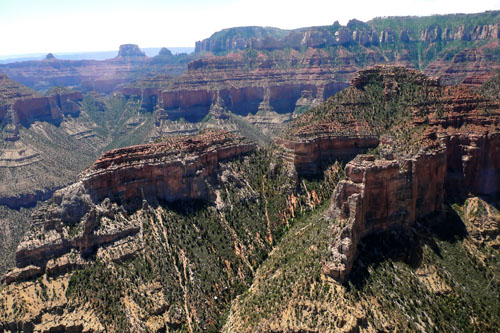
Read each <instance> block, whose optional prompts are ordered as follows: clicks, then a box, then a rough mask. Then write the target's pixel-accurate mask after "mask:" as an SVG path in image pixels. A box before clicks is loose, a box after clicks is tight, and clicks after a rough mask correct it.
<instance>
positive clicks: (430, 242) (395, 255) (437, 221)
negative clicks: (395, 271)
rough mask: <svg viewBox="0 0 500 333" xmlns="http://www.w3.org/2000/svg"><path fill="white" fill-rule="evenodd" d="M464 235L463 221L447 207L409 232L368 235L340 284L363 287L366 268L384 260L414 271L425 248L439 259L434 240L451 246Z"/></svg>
mask: <svg viewBox="0 0 500 333" xmlns="http://www.w3.org/2000/svg"><path fill="white" fill-rule="evenodd" d="M467 235H468V234H467V230H466V227H465V225H464V223H463V221H462V220H461V218H460V216H459V215H458V214H457V213H456V212H455V211H454V210H453V209H452V208H451V207H450V206H449V205H446V206H445V208H444V211H443V212H442V213H441V214H431V215H429V216H427V217H425V218H422V219H420V220H419V221H417V222H416V223H415V225H414V226H413V227H412V228H411V229H409V230H405V231H401V230H388V231H383V232H378V233H375V234H372V235H369V236H367V237H365V238H364V239H363V240H362V241H361V242H360V244H359V245H358V258H357V259H356V260H355V262H354V265H353V267H352V271H351V273H350V275H349V277H348V278H347V280H346V281H345V282H344V285H345V286H346V287H347V288H348V289H349V288H351V287H354V288H356V289H358V290H359V289H360V288H363V287H364V285H365V284H366V283H367V280H368V278H369V277H370V272H369V268H370V267H371V268H372V269H377V267H379V266H380V265H381V264H382V263H384V262H386V261H390V262H403V263H405V264H407V265H408V266H410V267H411V268H412V269H417V268H418V267H420V265H421V264H422V260H423V253H424V252H423V249H424V247H425V246H429V248H431V249H432V251H434V253H435V254H436V255H437V256H439V257H440V258H442V254H441V249H440V247H439V245H438V243H437V242H436V240H440V241H445V242H450V243H455V242H458V241H462V240H463V239H464V238H465V237H467Z"/></svg>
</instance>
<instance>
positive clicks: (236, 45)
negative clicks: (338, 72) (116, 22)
mask: <svg viewBox="0 0 500 333" xmlns="http://www.w3.org/2000/svg"><path fill="white" fill-rule="evenodd" d="M480 15H481V14H479V15H478V14H476V15H469V17H470V18H471V19H472V18H473V17H474V16H476V17H477V16H480ZM464 16H465V17H466V15H462V17H464ZM404 19H405V18H402V20H401V21H403V22H404ZM406 19H408V18H406ZM433 19H434V21H435V22H432V21H431V23H430V24H429V22H425V23H423V24H421V25H420V26H417V27H412V28H409V27H405V26H404V23H403V26H402V27H401V21H400V22H397V23H395V24H393V25H392V26H393V27H395V28H393V27H390V28H389V27H387V25H384V24H383V23H384V21H387V22H388V21H391V18H387V19H374V20H372V21H368V22H366V23H365V22H361V21H358V20H355V19H353V20H350V21H349V22H348V23H347V26H341V25H340V24H339V23H338V22H335V23H334V24H333V25H331V26H322V27H311V28H306V29H304V28H302V29H296V30H282V29H276V28H262V27H239V28H231V29H225V30H221V31H219V32H217V33H215V34H213V35H212V36H211V37H210V38H207V39H204V40H202V41H198V42H196V48H195V52H224V51H226V52H227V51H237V50H242V49H246V48H253V49H256V50H267V51H269V50H276V49H284V48H287V47H290V48H295V49H300V48H307V47H312V48H324V47H328V46H338V45H348V44H352V43H356V44H359V45H362V46H379V45H384V44H396V43H409V42H428V43H432V42H450V41H476V40H487V39H496V38H498V37H500V35H499V25H498V23H496V22H494V19H491V20H490V21H491V22H492V23H491V24H478V25H475V26H469V25H467V24H463V23H459V22H455V21H460V19H461V17H460V16H459V15H455V16H453V15H448V16H446V15H444V16H435V17H433ZM408 21H409V22H408V23H415V22H411V21H418V18H413V19H411V18H410V19H408ZM447 21H448V22H447ZM486 21H488V20H486ZM381 23H382V24H381ZM408 25H409V26H410V25H411V24H408Z"/></svg>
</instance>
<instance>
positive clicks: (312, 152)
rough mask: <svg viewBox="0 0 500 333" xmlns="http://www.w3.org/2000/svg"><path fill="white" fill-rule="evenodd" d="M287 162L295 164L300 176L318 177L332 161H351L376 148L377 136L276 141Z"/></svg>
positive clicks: (323, 137)
mask: <svg viewBox="0 0 500 333" xmlns="http://www.w3.org/2000/svg"><path fill="white" fill-rule="evenodd" d="M275 143H276V144H278V145H279V146H280V147H281V148H282V154H283V157H284V158H285V160H287V161H289V162H290V163H292V164H293V166H294V169H295V171H296V172H297V173H298V174H299V175H316V174H318V173H320V172H321V170H322V169H323V167H325V166H327V165H329V164H331V161H334V160H339V161H349V160H351V159H352V158H354V157H355V156H356V155H358V154H360V153H363V152H365V151H367V150H368V149H369V148H375V147H377V146H378V144H379V139H378V138H377V137H376V136H335V135H332V136H328V135H325V136H321V135H320V136H318V137H316V138H308V139H306V140H302V141H292V140H286V139H282V138H277V139H275Z"/></svg>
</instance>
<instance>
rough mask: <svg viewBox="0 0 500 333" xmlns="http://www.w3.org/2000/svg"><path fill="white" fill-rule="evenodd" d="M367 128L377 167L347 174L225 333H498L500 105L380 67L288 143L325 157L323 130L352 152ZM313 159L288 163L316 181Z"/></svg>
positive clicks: (362, 162)
mask: <svg viewBox="0 0 500 333" xmlns="http://www.w3.org/2000/svg"><path fill="white" fill-rule="evenodd" d="M347 106H349V108H350V111H351V112H345V111H344V112H343V110H346V108H347ZM389 115H390V116H389ZM388 116H389V117H388ZM364 122H368V123H369V124H371V125H372V126H371V127H368V128H369V130H370V131H371V132H370V133H371V134H372V135H374V136H376V137H378V138H380V142H381V143H380V145H379V146H378V147H377V148H376V149H375V150H373V153H374V154H375V156H373V155H358V156H357V157H356V158H355V159H354V160H353V161H351V162H349V163H348V164H347V165H346V168H345V179H344V180H342V181H340V182H339V184H338V185H337V187H336V188H335V190H334V193H333V195H332V199H331V204H330V207H329V208H328V209H325V210H324V211H322V212H321V213H317V215H315V216H313V217H312V218H311V219H304V220H302V221H301V222H300V224H299V225H297V226H296V227H294V228H296V229H293V230H292V231H291V234H290V235H289V236H287V237H285V239H284V240H283V242H282V243H281V244H280V245H278V249H277V250H276V251H275V252H273V254H272V255H271V256H270V258H269V259H268V260H267V261H266V262H265V263H264V265H263V266H262V267H261V268H260V269H259V271H258V272H257V275H256V279H255V281H254V283H253V285H252V287H251V288H250V289H249V291H248V292H246V293H245V294H243V295H242V296H240V297H239V299H238V300H237V301H236V302H235V303H233V305H232V311H231V314H230V316H229V319H228V321H227V323H226V326H225V330H227V331H255V330H259V331H283V332H284V331H316V330H319V331H322V330H341V331H344V330H345V331H350V330H353V329H356V330H358V329H366V330H369V331H376V330H394V329H396V330H409V331H414V330H423V331H428V330H450V329H451V330H467V329H473V330H486V331H488V330H496V329H498V327H497V326H498V322H497V321H496V320H495V319H494V318H495V317H496V314H498V309H499V308H500V304H499V303H498V299H496V298H495V297H491V293H493V294H495V295H496V293H497V292H498V288H500V284H499V283H498V279H496V278H495V274H497V272H498V269H499V267H500V263H499V262H498V260H497V259H496V258H497V256H498V246H497V244H496V243H497V241H498V234H499V229H498V208H497V207H498V189H499V188H500V183H498V180H499V179H500V177H499V176H500V175H499V174H498V172H499V170H500V160H498V156H500V154H499V149H500V142H499V131H500V129H499V127H498V125H499V123H500V107H499V105H498V102H497V101H496V100H490V99H488V98H486V97H484V96H481V95H478V94H477V93H475V92H473V91H472V90H470V89H468V88H465V87H463V86H455V87H442V86H440V85H439V84H438V83H437V81H436V80H432V79H429V78H427V77H425V76H424V75H422V74H420V73H418V72H416V71H414V70H408V69H404V68H401V67H385V66H378V67H375V68H373V69H369V70H365V71H362V72H360V73H358V74H357V75H356V77H355V78H354V79H353V82H352V87H350V88H348V89H346V90H344V91H343V92H341V93H339V94H338V95H336V96H334V97H332V98H331V99H330V100H328V101H327V102H326V103H325V104H323V105H322V106H320V107H318V108H316V109H313V110H311V111H310V112H309V113H306V114H305V115H303V116H302V117H301V118H298V119H297V120H296V121H294V122H292V123H291V124H290V126H289V127H288V130H287V132H286V134H287V136H288V140H290V139H294V140H297V142H296V147H299V149H296V150H295V151H294V150H290V147H289V145H287V144H284V150H285V154H286V155H288V156H290V154H292V156H293V155H294V154H295V155H298V156H299V157H300V156H301V155H302V156H303V153H304V151H307V150H308V151H309V152H311V151H313V152H314V151H315V149H316V146H317V145H316V144H315V142H314V141H311V140H310V138H311V137H313V138H314V137H317V134H316V133H315V131H318V133H319V135H320V136H323V137H326V138H328V139H329V140H332V141H333V142H334V141H341V142H343V141H344V140H345V138H346V137H347V138H352V137H353V134H354V135H357V134H358V133H364V130H361V131H360V129H364V128H365V127H363V126H360V124H363V123H364ZM355 137H356V136H355ZM285 143H286V142H285ZM331 146H334V143H332V144H331ZM307 148H309V149H307ZM342 149H344V148H343V146H342V147H340V148H339V150H340V151H335V149H332V150H331V153H332V154H333V156H338V155H340V156H342V155H343V154H342ZM334 158H335V157H334ZM309 159H310V161H309V162H310V164H312V163H314V164H315V165H318V166H320V167H321V166H322V165H323V163H324V162H323V160H324V157H323V156H321V154H314V153H310V155H309ZM304 160H305V159H303V158H288V161H289V163H290V164H291V165H294V166H295V170H296V172H298V173H299V174H300V173H303V172H304V171H305V172H306V173H310V172H311V168H310V167H307V168H304V166H303V161H304ZM471 195H481V196H482V197H483V199H479V198H477V197H471ZM466 212H468V213H466ZM304 230H307V231H304ZM380 244H382V245H380ZM290 261H291V265H287V264H288V262H290ZM284 263H287V264H284ZM464 266H466V267H467V268H466V269H461V268H463V267H464ZM459 267H460V268H459ZM302 272H307V274H304V273H302ZM332 278H333V279H332ZM469 279H470V280H469ZM339 282H340V283H339ZM485 284H487V285H488V287H487V288H491V289H490V290H488V291H485V290H484V289H482V287H481V286H484V285H485ZM379 288H382V290H384V291H383V292H380V289H379ZM456 304H467V305H466V307H467V308H468V309H469V310H468V311H469V313H468V314H467V315H465V314H464V313H463V312H460V311H453V310H452V309H453V308H454V307H455V306H456ZM485 309H487V310H485Z"/></svg>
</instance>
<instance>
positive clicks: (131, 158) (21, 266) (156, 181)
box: [4, 131, 255, 282]
mask: <svg viewBox="0 0 500 333" xmlns="http://www.w3.org/2000/svg"><path fill="white" fill-rule="evenodd" d="M254 149H255V145H254V144H253V143H250V142H247V141H245V140H243V139H242V138H240V137H237V136H235V135H233V134H229V133H227V132H221V131H219V132H215V131H208V132H205V133H204V134H200V135H196V136H190V137H176V138H170V139H168V140H167V141H165V142H162V143H156V144H149V145H140V146H132V147H127V148H122V149H116V150H112V151H110V152H108V153H105V154H104V155H103V156H102V157H101V158H100V159H98V160H97V161H96V162H95V163H94V164H93V165H92V166H91V167H90V168H89V169H87V170H86V171H85V172H83V173H82V174H81V176H80V180H79V181H78V182H76V183H74V184H72V185H70V186H68V187H66V188H63V189H61V190H58V191H56V192H55V193H54V195H53V197H52V199H51V201H49V203H48V204H46V205H44V206H42V207H40V208H39V209H37V210H36V211H35V212H34V213H33V218H32V219H33V225H34V227H33V228H32V230H30V231H29V232H28V233H27V234H26V235H25V236H24V238H23V240H22V241H21V243H20V244H19V246H18V248H17V251H16V266H17V267H18V268H16V269H14V270H12V271H10V272H9V273H7V274H6V275H5V276H4V280H5V281H7V282H12V281H16V280H22V279H25V278H29V277H32V276H33V275H38V274H43V273H44V272H47V273H49V274H55V273H59V272H61V271H64V270H66V269H69V268H71V267H76V266H79V265H80V266H81V265H84V264H85V263H86V262H87V256H88V255H89V254H90V253H95V252H96V251H97V253H98V256H111V258H112V260H121V259H122V258H124V257H126V256H130V255H131V254H132V253H133V252H134V251H136V250H137V244H136V243H137V234H138V232H139V231H140V230H141V225H140V223H139V222H138V220H140V219H139V218H137V217H133V216H135V214H140V212H137V210H138V209H139V208H141V207H142V206H143V202H144V201H147V202H148V203H149V204H151V205H157V204H158V203H159V202H165V201H167V202H173V201H178V200H215V193H214V192H213V190H212V188H213V186H215V185H216V184H215V183H214V182H215V173H216V172H217V170H218V166H219V164H220V163H222V162H223V161H227V160H228V159H233V158H237V157H240V156H242V155H244V154H246V153H248V152H250V151H252V150H254ZM110 219H111V220H113V221H114V222H113V223H112V224H110V223H108V222H109V221H110Z"/></svg>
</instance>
